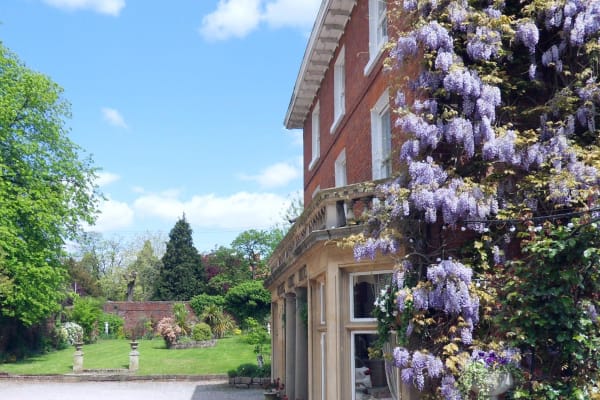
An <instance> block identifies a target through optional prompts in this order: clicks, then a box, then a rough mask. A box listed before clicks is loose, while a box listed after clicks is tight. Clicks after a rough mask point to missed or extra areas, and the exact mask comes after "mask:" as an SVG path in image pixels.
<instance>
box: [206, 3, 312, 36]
mask: <svg viewBox="0 0 600 400" xmlns="http://www.w3.org/2000/svg"><path fill="white" fill-rule="evenodd" d="M320 4H321V0H272V1H266V0H219V4H218V5H217V9H216V10H215V11H213V12H212V13H210V14H207V15H205V16H204V18H202V25H201V26H200V29H199V31H200V34H201V35H202V36H203V37H204V38H205V39H206V40H226V39H229V38H231V37H237V38H242V37H245V36H246V35H248V34H249V33H250V32H252V31H253V30H255V29H256V28H258V26H259V24H260V23H261V22H266V23H267V24H268V25H270V26H272V27H274V28H282V27H294V28H298V27H300V28H310V27H311V26H312V24H313V22H314V20H315V16H316V14H317V11H318V9H319V6H320Z"/></svg>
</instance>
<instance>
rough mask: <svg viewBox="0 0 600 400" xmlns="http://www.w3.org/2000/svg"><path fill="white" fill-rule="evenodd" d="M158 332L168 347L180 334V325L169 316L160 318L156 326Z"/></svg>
mask: <svg viewBox="0 0 600 400" xmlns="http://www.w3.org/2000/svg"><path fill="white" fill-rule="evenodd" d="M156 329H157V331H158V333H159V334H160V335H161V336H162V337H163V339H164V341H165V344H166V345H167V348H170V347H171V346H172V345H173V344H174V343H175V342H177V339H178V338H179V336H180V335H181V332H182V331H181V327H179V325H177V323H176V322H175V320H174V319H173V318H170V317H165V318H163V319H161V320H160V321H159V323H158V325H157V326H156Z"/></svg>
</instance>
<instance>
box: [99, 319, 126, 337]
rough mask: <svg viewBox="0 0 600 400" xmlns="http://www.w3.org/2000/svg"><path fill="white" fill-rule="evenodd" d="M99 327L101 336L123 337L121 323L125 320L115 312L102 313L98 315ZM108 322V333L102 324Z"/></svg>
mask: <svg viewBox="0 0 600 400" xmlns="http://www.w3.org/2000/svg"><path fill="white" fill-rule="evenodd" d="M98 322H99V325H100V326H99V329H100V330H101V331H102V334H101V336H102V337H105V338H110V339H123V337H124V336H123V325H124V324H125V320H124V319H123V318H122V317H119V316H118V315H116V314H109V313H102V315H101V316H100V320H99V321H98ZM106 322H108V335H107V334H106V332H105V330H104V324H105V323H106Z"/></svg>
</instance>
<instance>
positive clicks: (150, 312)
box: [100, 301, 195, 333]
mask: <svg viewBox="0 0 600 400" xmlns="http://www.w3.org/2000/svg"><path fill="white" fill-rule="evenodd" d="M175 303H185V305H186V306H187V309H188V311H189V312H190V317H194V316H195V314H194V311H193V310H192V308H191V307H190V304H189V302H181V301H107V302H106V303H104V312H106V313H110V314H116V315H118V316H120V317H122V318H123V319H124V320H125V324H124V326H123V329H124V330H125V332H126V333H127V332H132V331H133V330H134V329H136V328H137V327H139V325H140V324H143V323H144V321H148V320H150V321H152V327H153V328H156V324H158V321H160V320H161V319H163V318H164V317H172V316H173V304H175ZM100 329H103V327H100Z"/></svg>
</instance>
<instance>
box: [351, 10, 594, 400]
mask: <svg viewBox="0 0 600 400" xmlns="http://www.w3.org/2000/svg"><path fill="white" fill-rule="evenodd" d="M391 14H392V18H390V21H394V18H393V16H394V15H395V17H396V18H402V20H403V21H407V20H408V21H412V22H411V23H409V24H408V25H406V24H403V26H407V28H406V29H404V30H402V31H401V32H400V33H399V34H398V37H397V39H396V41H395V45H394V48H393V50H392V51H391V54H390V59H391V64H392V69H391V71H392V72H391V75H392V76H393V77H395V78H396V81H395V84H396V85H397V95H396V97H395V111H396V115H397V119H396V121H395V126H396V127H397V128H398V129H399V131H401V132H402V135H403V137H404V138H405V140H403V143H402V145H401V148H400V149H399V154H398V155H399V160H400V174H399V176H398V177H397V178H396V179H394V180H393V181H390V182H388V183H386V184H384V185H381V186H380V187H379V196H380V198H381V199H382V201H379V202H376V203H375V204H374V206H373V209H372V210H371V212H370V218H369V232H368V234H367V236H366V238H365V240H364V241H363V242H362V243H360V244H359V245H357V246H356V247H355V250H354V251H355V257H356V258H357V259H365V258H374V257H375V255H376V253H377V252H378V251H380V252H382V253H386V254H387V253H398V252H399V250H400V249H402V252H403V253H404V254H407V256H406V257H405V260H404V261H403V262H402V263H401V265H399V267H398V271H397V272H396V273H395V278H394V282H393V285H392V289H391V290H392V292H393V293H394V296H392V297H393V298H394V301H393V302H390V304H393V307H394V311H393V312H394V316H396V315H397V314H398V315H404V317H403V318H396V317H394V318H391V317H390V313H389V310H388V312H386V313H383V314H385V315H384V317H383V318H380V322H381V323H386V324H388V325H390V326H389V327H388V328H389V329H400V330H401V332H400V334H399V337H402V338H404V339H403V340H401V343H400V344H401V345H400V346H399V347H396V348H395V350H394V353H393V359H394V364H395V365H396V366H397V367H399V368H401V371H402V373H401V376H402V379H403V381H404V382H405V383H408V384H412V385H414V386H415V387H416V388H417V389H419V390H424V389H425V386H426V385H425V382H426V381H425V378H426V377H429V379H430V380H431V383H432V385H433V386H432V387H433V388H434V389H432V390H433V392H434V393H437V394H438V395H441V396H442V397H443V398H445V399H459V398H462V395H463V394H461V393H460V391H458V389H457V384H456V381H457V377H458V374H459V373H460V365H459V364H460V362H459V360H460V354H462V353H465V352H468V351H467V350H468V349H469V346H471V345H472V344H473V333H474V329H475V327H476V326H477V324H478V322H479V312H480V310H479V302H480V299H479V296H478V291H477V290H476V288H475V285H474V284H473V274H474V269H473V268H475V270H476V271H477V272H482V271H481V268H477V266H476V265H472V266H471V267H469V261H470V262H471V263H472V262H473V259H472V258H470V259H469V258H467V259H466V260H462V262H461V260H460V252H459V251H458V247H459V246H455V248H453V247H452V246H451V245H448V243H447V239H448V238H456V237H457V236H460V237H461V238H462V239H460V240H458V242H459V243H461V244H464V243H465V242H466V241H468V240H476V239H479V238H481V237H482V236H484V235H485V236H486V237H488V238H491V237H493V238H495V239H496V240H495V241H494V245H493V246H490V252H491V253H492V255H493V258H494V262H495V263H498V264H500V263H504V256H505V254H507V253H509V252H510V251H509V249H508V246H509V245H510V242H511V240H513V239H515V238H516V236H517V234H518V232H515V229H514V225H513V224H511V225H510V226H509V225H508V224H507V225H506V226H505V227H504V228H502V229H500V228H498V229H495V231H494V232H493V234H492V233H490V232H489V231H490V226H491V224H490V223H491V222H494V223H495V224H496V225H494V226H500V225H501V222H502V221H503V220H507V219H513V220H514V219H519V218H525V216H527V217H528V218H531V217H532V216H536V215H537V216H540V215H547V214H550V213H553V212H556V211H557V210H567V211H569V210H579V211H581V210H590V209H592V208H594V207H596V206H597V197H598V187H599V183H600V174H599V173H598V171H599V168H600V156H599V154H600V151H598V149H599V147H598V145H599V141H598V132H597V131H596V123H597V122H598V113H597V111H596V109H597V107H598V106H599V105H600V84H599V83H598V74H599V73H600V71H598V63H599V59H600V39H599V36H600V1H582V0H534V1H516V0H512V1H510V0H507V1H500V0H495V1H494V0H491V1H467V0H452V1H441V0H404V1H402V0H399V1H397V2H395V8H393V9H392V10H391ZM415 65H416V66H418V68H416V70H417V71H418V72H416V73H415V74H411V73H410V72H409V71H412V70H414V69H415V68H412V67H414V66H415ZM415 221H417V222H418V223H417V224H415ZM525 225H526V224H525ZM465 229H466V230H467V232H465ZM433 232H438V234H437V235H436V234H434V233H433ZM463 232H464V233H463ZM461 235H462V236H461ZM500 239H502V240H500ZM488 241H490V242H491V241H492V239H489V240H488ZM455 242H456V241H455ZM380 305H381V304H380ZM380 315H382V314H381V313H380ZM406 316H408V318H407V317H406ZM390 321H392V322H390ZM394 321H395V322H394ZM398 321H403V322H398ZM389 329H388V330H389ZM424 338H425V339H424ZM455 364H456V365H455Z"/></svg>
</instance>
